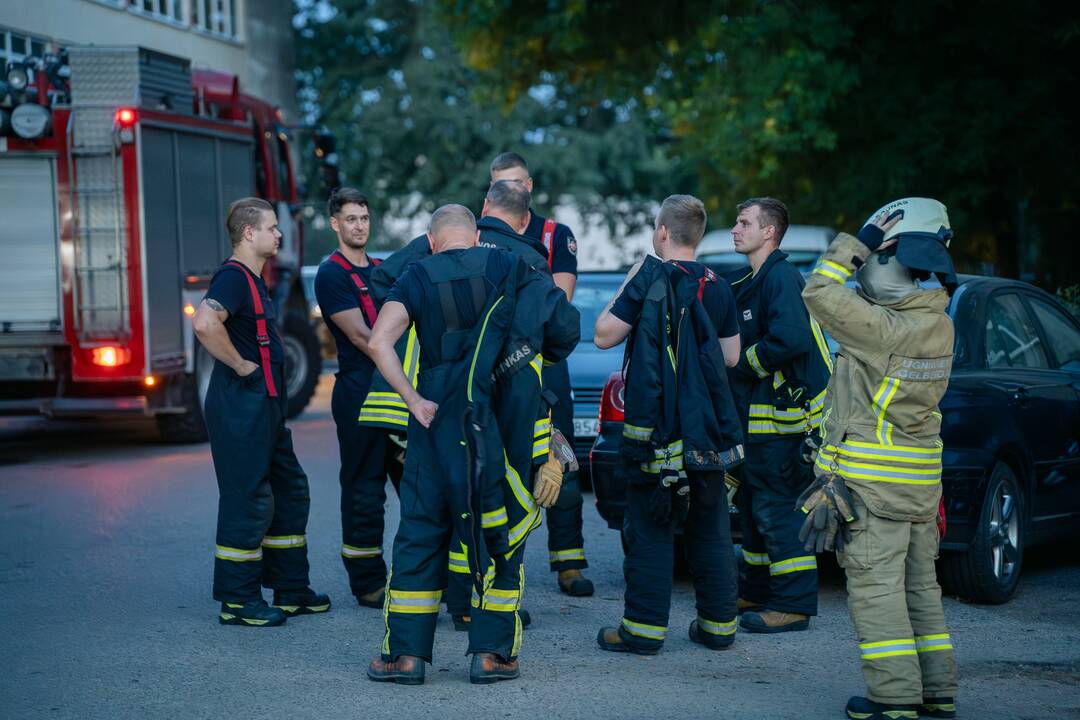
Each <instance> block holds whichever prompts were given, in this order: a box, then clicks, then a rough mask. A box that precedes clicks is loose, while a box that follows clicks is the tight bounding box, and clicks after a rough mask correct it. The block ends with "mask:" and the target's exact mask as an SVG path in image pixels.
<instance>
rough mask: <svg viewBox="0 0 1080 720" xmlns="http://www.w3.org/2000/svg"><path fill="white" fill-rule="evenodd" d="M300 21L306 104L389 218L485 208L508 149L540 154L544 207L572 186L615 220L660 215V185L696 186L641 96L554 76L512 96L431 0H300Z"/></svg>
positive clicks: (581, 200)
mask: <svg viewBox="0 0 1080 720" xmlns="http://www.w3.org/2000/svg"><path fill="white" fill-rule="evenodd" d="M295 25H296V26H297V44H298V56H299V57H298V59H299V62H298V65H299V67H300V72H299V76H300V84H301V91H300V92H301V100H302V101H303V102H304V103H305V107H306V110H307V112H308V115H309V119H310V120H311V121H312V122H318V123H325V124H326V125H327V126H328V127H329V128H330V129H331V130H332V131H333V132H334V133H335V134H336V135H337V138H338V154H339V155H340V163H341V167H342V169H343V172H344V182H346V183H347V184H350V185H354V186H356V187H358V188H360V189H361V190H362V191H363V192H365V193H366V194H367V196H368V198H369V199H370V201H371V207H372V211H373V214H374V216H375V219H376V222H378V221H379V220H380V219H382V218H385V216H386V215H388V214H389V215H393V216H394V217H399V218H409V217H412V216H415V215H416V214H418V213H422V212H426V211H430V210H433V209H434V208H435V207H437V206H439V205H441V204H443V203H446V202H458V203H463V204H465V205H467V206H469V207H471V208H473V210H475V211H478V210H479V209H480V206H481V205H482V202H483V195H484V192H485V191H486V189H487V185H488V164H489V163H490V161H491V159H492V158H493V157H494V156H495V155H497V154H498V153H500V152H503V151H505V150H514V151H517V152H520V153H521V154H522V155H524V156H525V157H526V159H527V160H528V161H529V163H530V172H531V174H532V176H533V178H534V181H535V185H536V197H535V198H534V206H536V207H537V208H538V209H539V210H541V211H545V210H549V209H550V207H551V205H553V204H554V202H555V201H556V200H557V199H558V198H559V196H561V195H564V194H571V195H573V196H574V197H575V198H576V200H577V203H578V205H579V206H581V207H582V208H583V209H585V210H596V211H599V212H601V213H603V216H604V217H606V218H607V219H608V221H609V223H611V224H612V225H614V224H615V222H616V221H620V222H622V223H625V224H628V225H629V226H630V227H634V226H636V225H639V224H641V223H644V222H648V221H650V220H651V218H649V217H647V216H646V213H645V207H646V204H647V203H648V202H649V201H652V200H655V199H656V197H657V194H658V193H660V192H662V191H661V189H660V188H666V187H669V186H670V184H671V183H672V182H684V183H685V182H689V179H688V176H687V173H686V171H685V169H684V164H683V163H682V162H681V160H680V159H679V158H678V156H675V155H673V154H669V153H666V152H664V151H663V149H662V146H663V142H661V141H658V138H660V137H661V135H662V133H663V132H664V128H663V126H662V124H661V123H659V122H657V121H656V120H654V119H652V118H650V116H649V113H647V112H646V111H645V109H644V107H643V106H642V105H641V104H640V103H638V102H636V101H633V100H630V101H628V102H625V103H621V104H616V103H614V102H611V101H609V100H606V99H604V98H597V97H591V98H589V99H587V100H582V99H581V97H580V96H579V94H578V93H577V92H576V90H575V89H574V88H573V87H572V86H571V85H570V84H568V83H566V82H559V83H555V82H546V81H545V79H544V78H543V77H541V78H538V79H537V82H536V83H532V84H531V86H530V88H529V89H526V91H523V92H520V93H515V94H514V96H513V97H512V98H509V99H508V96H507V95H505V94H504V93H502V92H501V89H496V88H495V86H494V85H491V84H489V83H488V79H487V77H486V75H484V74H483V73H482V72H480V71H478V70H476V69H475V68H472V67H469V66H467V65H466V64H465V63H464V62H463V61H462V58H461V55H460V53H459V52H458V50H457V48H456V46H455V45H454V42H453V38H452V37H451V35H450V34H449V31H448V30H447V28H446V26H445V24H444V23H443V22H442V20H441V18H440V17H438V16H436V15H435V13H434V12H433V11H432V9H431V5H430V4H424V3H421V2H406V1H403V0H337V1H336V2H333V3H328V2H319V3H301V5H300V8H299V12H298V14H297V17H296V22H295ZM311 175H312V173H311V172H309V173H308V176H309V177H310V176H311ZM661 197H662V196H661ZM389 231H390V229H389V228H387V227H386V226H385V225H384V226H383V227H382V229H381V231H377V232H376V233H375V235H374V238H375V242H376V244H378V245H385V244H386V240H387V234H388V232H389ZM399 232H402V231H399ZM403 239H405V238H403V237H396V238H393V240H396V241H400V240H403Z"/></svg>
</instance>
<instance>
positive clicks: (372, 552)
mask: <svg viewBox="0 0 1080 720" xmlns="http://www.w3.org/2000/svg"><path fill="white" fill-rule="evenodd" d="M341 555H342V557H347V558H373V557H382V548H381V547H353V546H352V545H345V544H344V543H343V544H342V545H341Z"/></svg>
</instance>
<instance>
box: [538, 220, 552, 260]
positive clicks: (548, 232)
mask: <svg viewBox="0 0 1080 720" xmlns="http://www.w3.org/2000/svg"><path fill="white" fill-rule="evenodd" d="M540 237H541V238H542V239H543V242H544V247H546V248H547V253H548V270H550V269H551V265H552V263H553V262H554V261H555V221H554V220H552V219H551V218H548V219H547V220H545V221H544V230H543V232H542V233H541V234H540Z"/></svg>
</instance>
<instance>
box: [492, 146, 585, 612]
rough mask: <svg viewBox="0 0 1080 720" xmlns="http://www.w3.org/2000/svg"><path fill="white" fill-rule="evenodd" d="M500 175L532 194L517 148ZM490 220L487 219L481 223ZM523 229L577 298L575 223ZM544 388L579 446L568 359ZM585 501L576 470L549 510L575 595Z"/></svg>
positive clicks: (499, 167)
mask: <svg viewBox="0 0 1080 720" xmlns="http://www.w3.org/2000/svg"><path fill="white" fill-rule="evenodd" d="M499 180H513V181H516V182H519V183H521V184H523V185H524V186H525V188H526V189H527V190H528V191H529V193H530V194H531V193H532V192H533V179H532V177H530V176H529V165H528V163H527V162H525V158H523V157H521V155H518V154H517V153H514V152H504V153H502V154H500V155H498V156H497V157H496V158H495V159H494V160H492V161H491V182H492V183H495V182H498V181H499ZM484 222H485V221H484V220H481V224H483V223H484ZM520 232H521V234H522V235H524V236H525V237H526V238H529V239H530V240H532V242H533V245H534V246H535V247H536V249H537V251H538V252H539V253H540V254H541V255H542V256H543V257H544V258H546V261H547V267H548V270H549V271H550V273H551V276H552V279H553V280H554V282H555V284H556V285H558V286H559V287H560V288H562V289H563V290H564V291H565V292H566V297H567V299H568V300H573V299H574V288H575V286H576V284H577V240H576V239H575V238H574V234H573V232H571V230H570V228H568V227H567V226H566V225H563V224H562V223H557V222H555V221H554V220H553V219H550V218H544V217H542V216H541V215H538V214H537V213H535V212H531V211H530V212H529V214H528V224H527V225H526V226H525V228H524V229H523V230H521V231H520ZM544 387H545V388H547V389H549V390H551V391H552V392H554V393H555V396H556V397H557V398H558V402H557V403H556V404H555V406H554V408H552V424H553V425H554V426H555V428H556V429H558V430H559V431H560V432H561V433H562V434H563V436H564V437H565V438H566V439H567V440H568V441H569V442H570V444H571V445H575V440H574V400H573V397H572V395H571V389H570V369H569V367H568V365H567V364H566V361H565V360H563V361H560V362H558V363H553V364H551V365H545V366H544ZM583 504H584V502H583V499H582V497H581V488H580V485H579V483H578V477H577V473H576V472H575V473H570V474H569V475H568V476H567V477H566V478H565V480H564V483H563V488H562V493H561V494H560V495H559V502H558V503H556V505H555V507H553V508H550V509H549V510H548V511H547V524H548V564H549V567H550V568H551V571H552V572H555V573H558V584H559V589H560V590H561V591H562V592H564V593H566V594H567V595H572V596H575V597H587V596H590V595H592V594H593V584H592V581H591V580H589V579H588V578H586V577H585V576H584V575H583V574H582V572H581V571H582V570H584V569H585V568H587V567H588V566H589V563H588V562H587V561H586V560H585V538H584V535H583V534H582V525H581V522H582V519H581V508H582V505H583Z"/></svg>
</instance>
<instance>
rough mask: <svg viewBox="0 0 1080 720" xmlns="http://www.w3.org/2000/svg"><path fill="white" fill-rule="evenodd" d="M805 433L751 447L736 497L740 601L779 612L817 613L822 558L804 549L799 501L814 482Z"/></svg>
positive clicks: (754, 444) (748, 446) (747, 452)
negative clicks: (804, 454) (805, 456)
mask: <svg viewBox="0 0 1080 720" xmlns="http://www.w3.org/2000/svg"><path fill="white" fill-rule="evenodd" d="M802 440H803V438H802V435H798V436H794V437H784V438H778V439H776V440H769V441H767V442H757V443H748V444H747V446H746V461H745V462H744V463H743V465H742V484H741V485H740V487H739V492H738V495H737V497H736V504H737V505H738V508H739V516H740V520H741V522H742V530H743V543H742V553H741V557H740V558H739V597H741V598H743V599H744V600H749V601H751V602H754V603H757V604H760V605H764V606H765V607H766V608H768V609H769V610H777V611H779V612H790V613H802V614H804V615H817V589H818V578H817V558H816V557H815V556H814V553H812V552H808V551H807V550H805V549H804V548H803V544H802V543H801V542H800V541H799V529H800V528H801V527H802V524H803V520H804V519H805V517H806V516H805V515H803V514H802V513H800V512H799V511H798V510H797V509H796V508H795V501H796V500H797V499H798V498H799V495H801V494H802V491H803V490H805V489H806V488H807V487H808V486H809V485H810V483H811V482H813V479H814V476H813V469H812V467H811V466H809V465H807V464H805V463H803V462H802V460H801V459H800V457H799V450H800V447H801V445H802Z"/></svg>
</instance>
